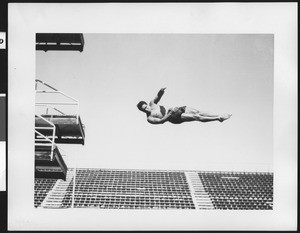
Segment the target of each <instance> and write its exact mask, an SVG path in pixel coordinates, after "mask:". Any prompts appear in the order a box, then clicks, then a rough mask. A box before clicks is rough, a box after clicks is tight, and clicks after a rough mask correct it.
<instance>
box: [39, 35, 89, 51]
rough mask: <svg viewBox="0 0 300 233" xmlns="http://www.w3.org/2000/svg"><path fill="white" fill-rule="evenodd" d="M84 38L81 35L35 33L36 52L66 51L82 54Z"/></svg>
mask: <svg viewBox="0 0 300 233" xmlns="http://www.w3.org/2000/svg"><path fill="white" fill-rule="evenodd" d="M83 47H84V38H83V34H82V33H37V34H36V50H42V51H45V52H47V51H49V50H67V51H79V52H82V51H83Z"/></svg>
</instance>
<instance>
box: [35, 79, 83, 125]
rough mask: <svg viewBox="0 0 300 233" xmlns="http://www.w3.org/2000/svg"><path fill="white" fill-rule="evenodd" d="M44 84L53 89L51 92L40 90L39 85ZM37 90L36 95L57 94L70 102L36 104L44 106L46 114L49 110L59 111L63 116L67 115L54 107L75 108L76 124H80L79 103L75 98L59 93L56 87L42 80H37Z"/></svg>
mask: <svg viewBox="0 0 300 233" xmlns="http://www.w3.org/2000/svg"><path fill="white" fill-rule="evenodd" d="M39 83H40V84H43V85H44V86H46V87H48V88H50V89H51V91H45V90H38V84H39ZM35 90H36V95H37V94H54V95H55V94H56V95H62V96H64V97H66V98H67V99H68V100H69V101H70V102H61V101H58V102H50V101H45V102H36V103H35V105H36V106H44V107H46V114H47V113H48V110H49V108H51V109H53V110H55V111H57V112H58V113H60V114H61V115H66V114H65V113H63V112H62V111H61V110H58V109H57V108H55V107H54V106H75V107H76V110H75V114H72V115H75V116H76V124H78V123H79V101H78V100H76V99H75V98H73V97H71V96H69V95H67V94H65V93H63V92H61V91H58V90H57V89H55V88H54V87H52V86H50V85H49V84H47V83H44V82H43V81H41V80H38V79H36V80H35Z"/></svg>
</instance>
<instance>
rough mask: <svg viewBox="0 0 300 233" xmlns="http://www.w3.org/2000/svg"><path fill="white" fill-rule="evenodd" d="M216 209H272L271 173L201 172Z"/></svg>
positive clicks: (200, 174)
mask: <svg viewBox="0 0 300 233" xmlns="http://www.w3.org/2000/svg"><path fill="white" fill-rule="evenodd" d="M199 178H200V179H201V181H202V183H203V186H204V187H205V190H206V191H207V192H208V194H209V196H210V198H211V200H212V202H213V204H214V206H215V208H216V209H239V210H242V209H260V210H262V209H272V204H273V175H272V174H271V173H226V172H219V173H216V172H214V173H212V172H199Z"/></svg>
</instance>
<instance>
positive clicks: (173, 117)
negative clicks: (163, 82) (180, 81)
mask: <svg viewBox="0 0 300 233" xmlns="http://www.w3.org/2000/svg"><path fill="white" fill-rule="evenodd" d="M185 108H186V106H182V107H179V108H178V110H177V111H175V112H174V113H173V114H172V115H171V116H170V117H169V119H168V121H170V122H171V123H173V124H180V123H182V122H183V120H182V119H181V114H182V113H184V112H185ZM160 111H161V113H162V114H163V115H165V113H166V109H165V108H164V107H163V106H160Z"/></svg>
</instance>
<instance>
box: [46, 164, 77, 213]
mask: <svg viewBox="0 0 300 233" xmlns="http://www.w3.org/2000/svg"><path fill="white" fill-rule="evenodd" d="M73 177H74V174H73V170H72V169H69V170H68V172H67V176H66V180H65V181H64V180H62V179H58V180H57V181H56V183H55V185H54V187H53V188H52V190H51V191H50V192H49V193H48V195H47V196H46V197H45V199H44V201H43V202H42V203H41V207H43V208H62V206H63V205H62V201H63V199H64V197H65V195H66V193H67V189H68V187H69V186H70V185H71V186H72V180H73Z"/></svg>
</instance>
